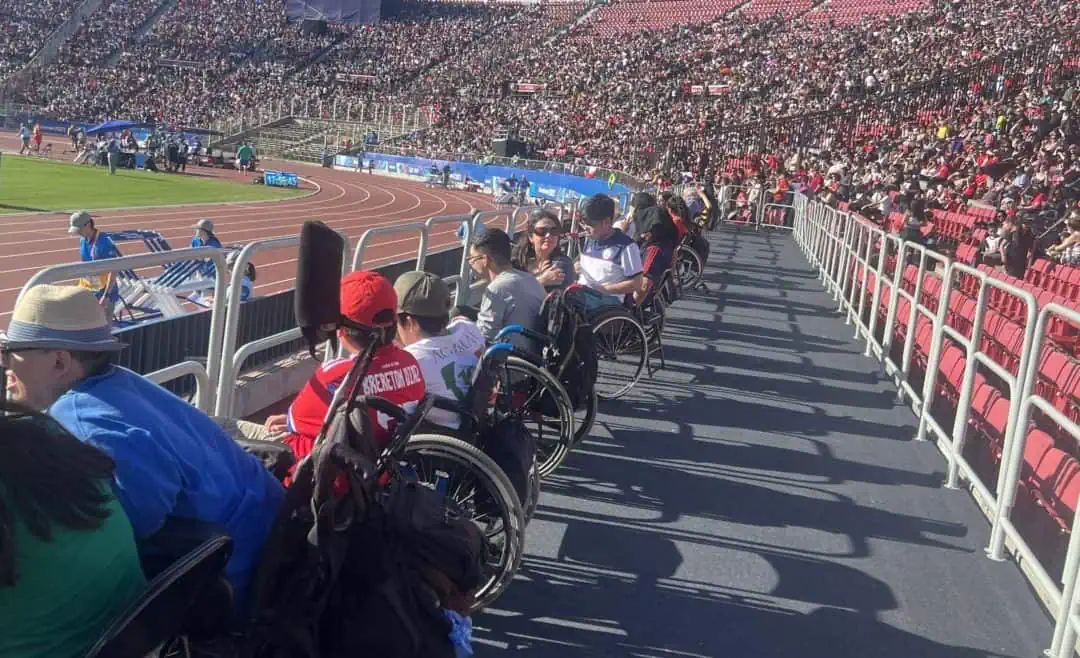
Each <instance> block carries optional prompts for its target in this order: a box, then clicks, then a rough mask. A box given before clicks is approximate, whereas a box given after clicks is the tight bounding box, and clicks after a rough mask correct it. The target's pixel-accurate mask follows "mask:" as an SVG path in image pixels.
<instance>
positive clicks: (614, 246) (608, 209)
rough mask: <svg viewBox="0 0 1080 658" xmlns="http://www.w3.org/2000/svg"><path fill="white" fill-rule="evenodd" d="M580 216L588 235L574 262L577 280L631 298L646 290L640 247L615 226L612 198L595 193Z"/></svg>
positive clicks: (636, 298)
mask: <svg viewBox="0 0 1080 658" xmlns="http://www.w3.org/2000/svg"><path fill="white" fill-rule="evenodd" d="M582 220H583V221H584V223H585V228H586V230H587V231H588V234H589V237H588V239H586V240H585V245H584V246H583V247H582V249H581V259H580V260H579V261H578V263H577V269H578V283H580V284H581V285H583V286H587V287H589V288H592V289H594V290H598V291H600V292H603V293H607V294H609V295H616V296H618V297H625V296H626V295H631V296H632V297H633V299H634V302H635V303H636V302H638V301H640V300H641V297H642V295H643V294H644V292H645V276H644V274H643V271H642V269H643V268H642V263H641V250H640V249H639V248H638V246H637V244H636V243H635V242H634V241H633V240H631V239H630V236H628V235H626V234H625V233H623V232H622V231H620V230H618V229H616V228H615V227H614V222H615V200H614V199H612V198H611V197H609V196H608V195H606V194H597V195H594V196H592V197H589V199H588V200H587V201H586V202H585V207H584V208H583V209H582Z"/></svg>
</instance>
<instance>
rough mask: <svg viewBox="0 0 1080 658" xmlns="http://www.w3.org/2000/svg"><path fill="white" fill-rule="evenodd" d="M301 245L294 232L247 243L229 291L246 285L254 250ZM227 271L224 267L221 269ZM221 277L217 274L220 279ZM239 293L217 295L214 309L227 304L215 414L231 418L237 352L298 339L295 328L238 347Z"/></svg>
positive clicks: (247, 353)
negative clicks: (282, 236) (294, 333)
mask: <svg viewBox="0 0 1080 658" xmlns="http://www.w3.org/2000/svg"><path fill="white" fill-rule="evenodd" d="M342 238H343V239H344V240H345V244H346V245H348V244H349V238H348V236H345V235H342ZM299 246H300V236H299V235H294V236H290V237H285V238H270V239H268V240H256V241H255V242H251V243H249V244H247V245H245V246H244V248H243V249H241V250H240V253H239V254H238V255H237V257H236V263H235V264H234V265H233V269H232V272H230V274H229V291H230V293H231V291H233V290H237V291H238V290H241V289H242V288H243V282H244V273H245V272H246V271H247V265H248V263H250V262H251V259H252V258H253V257H254V256H255V254H257V253H259V252H260V251H266V250H268V249H283V248H293V247H299ZM347 268H348V261H346V260H344V259H342V275H344V274H345V273H346V272H347V271H348V269H347ZM221 271H224V270H221ZM221 278H222V277H218V279H219V282H220V279H221ZM240 297H241V295H233V294H229V296H228V299H226V298H225V297H224V296H218V295H215V296H214V299H215V304H214V311H215V312H217V311H218V309H220V308H223V307H224V308H225V309H226V311H225V323H224V331H223V332H222V333H223V336H222V339H221V345H220V348H219V350H218V359H217V360H218V362H219V363H220V364H221V365H220V367H219V372H218V375H217V379H216V381H217V399H216V401H215V402H214V415H215V416H218V417H220V418H230V417H232V413H233V404H234V403H235V399H236V380H237V376H238V374H239V370H238V362H237V356H239V355H240V354H241V353H243V354H245V356H244V359H246V358H247V357H248V356H251V355H252V354H254V353H255V352H258V351H261V350H267V349H271V348H273V347H277V346H278V345H284V344H285V343H288V342H290V341H293V340H296V338H297V337H296V336H295V335H293V330H292V329H287V330H285V331H281V332H278V333H276V334H273V335H272V336H264V337H262V338H259V339H257V340H255V341H253V342H254V343H258V345H259V347H258V349H255V348H251V347H249V345H251V344H252V343H247V344H245V345H242V346H241V347H240V349H239V350H237V347H236V335H237V332H238V331H239V329H240ZM222 299H226V303H225V304H221V303H220V302H219V301H218V300H222ZM244 359H241V360H240V361H239V364H242V363H243V360H244Z"/></svg>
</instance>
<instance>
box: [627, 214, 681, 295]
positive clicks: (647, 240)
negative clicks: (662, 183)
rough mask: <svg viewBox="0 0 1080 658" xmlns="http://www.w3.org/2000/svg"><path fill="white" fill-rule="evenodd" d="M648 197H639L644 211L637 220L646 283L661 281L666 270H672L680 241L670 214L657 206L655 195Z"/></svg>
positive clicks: (652, 283)
mask: <svg viewBox="0 0 1080 658" xmlns="http://www.w3.org/2000/svg"><path fill="white" fill-rule="evenodd" d="M647 196H648V198H647V199H641V200H639V203H642V204H644V205H643V210H640V211H638V217H637V218H636V223H637V225H638V227H639V233H638V240H639V242H640V244H641V245H642V246H641V249H642V254H643V260H644V262H643V263H642V268H643V270H644V272H645V277H646V279H647V285H650V286H651V285H655V284H656V283H658V282H659V281H660V280H661V279H662V278H663V276H664V273H665V272H667V271H668V270H670V269H671V265H672V263H673V262H674V258H675V249H676V248H677V247H678V244H679V243H678V231H677V230H676V228H675V223H674V222H673V221H672V220H671V215H670V213H668V212H667V211H666V210H664V209H663V208H661V207H659V206H657V205H656V199H654V198H653V197H652V195H647Z"/></svg>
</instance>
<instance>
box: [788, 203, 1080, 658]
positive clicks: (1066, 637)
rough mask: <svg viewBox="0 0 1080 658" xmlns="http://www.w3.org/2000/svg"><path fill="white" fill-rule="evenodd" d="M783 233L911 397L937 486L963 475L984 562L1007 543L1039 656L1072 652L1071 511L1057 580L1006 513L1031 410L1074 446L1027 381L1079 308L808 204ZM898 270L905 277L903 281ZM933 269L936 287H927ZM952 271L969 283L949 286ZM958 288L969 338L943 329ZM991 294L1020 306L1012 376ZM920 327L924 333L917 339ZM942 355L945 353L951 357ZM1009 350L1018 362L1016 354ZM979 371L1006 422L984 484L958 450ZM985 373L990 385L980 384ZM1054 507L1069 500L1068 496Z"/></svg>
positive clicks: (951, 318)
mask: <svg viewBox="0 0 1080 658" xmlns="http://www.w3.org/2000/svg"><path fill="white" fill-rule="evenodd" d="M804 201H805V200H804ZM794 236H795V240H796V242H797V244H798V245H799V247H800V248H801V249H802V251H803V253H804V254H805V255H806V257H807V259H808V261H809V262H810V264H811V265H812V266H813V267H815V268H817V270H818V272H819V277H820V279H821V281H822V284H823V285H824V287H825V289H826V290H827V291H828V292H830V293H832V294H833V296H834V298H835V299H836V300H837V301H838V302H839V307H838V309H837V310H838V311H839V312H841V313H843V314H844V315H845V318H846V321H847V322H848V323H850V324H853V325H854V326H855V336H856V338H862V339H863V340H865V341H866V354H867V355H868V356H874V357H876V358H877V359H879V360H880V361H881V362H882V364H883V366H884V367H885V370H886V372H887V373H888V374H889V375H890V376H892V377H893V379H894V382H895V383H896V385H897V391H898V396H899V398H900V400H901V401H903V400H905V399H907V400H908V401H909V402H910V405H911V407H912V409H913V411H914V412H915V414H916V416H917V417H918V419H919V424H918V430H917V432H916V436H915V438H916V440H925V439H928V438H931V437H932V438H934V439H935V443H936V445H937V446H938V449H939V450H940V451H941V453H942V455H943V456H944V457H945V459H946V461H947V463H948V472H947V476H946V481H945V483H944V486H945V487H948V488H957V487H959V486H960V485H961V483H962V482H963V481H966V482H967V483H968V484H969V485H970V491H971V494H972V496H973V497H974V498H975V500H976V501H977V502H978V503H979V506H980V508H981V509H983V511H984V513H985V514H986V515H987V517H988V518H989V520H990V524H991V533H990V539H989V543H988V546H987V547H986V554H987V557H988V558H990V559H993V560H1001V559H1003V558H1004V556H1005V550H1006V548H1009V549H1010V550H1011V551H1012V552H1013V553H1015V554H1016V556H1017V558H1018V562H1019V564H1020V567H1021V569H1022V570H1023V572H1024V574H1025V575H1026V577H1027V578H1028V579H1029V581H1030V582H1031V583H1032V585H1033V586H1034V589H1035V591H1036V593H1037V594H1038V595H1039V597H1040V598H1041V600H1042V601H1043V603H1044V604H1045V605H1046V607H1047V608H1048V610H1049V612H1050V614H1051V615H1052V616H1053V618H1054V619H1055V626H1054V634H1053V637H1052V638H1051V639H1050V648H1049V649H1048V650H1047V652H1046V653H1047V655H1050V656H1053V657H1054V658H1067V657H1069V656H1072V655H1073V654H1074V651H1075V647H1076V640H1077V634H1078V633H1080V617H1078V616H1077V614H1076V609H1077V606H1080V588H1078V587H1077V579H1078V577H1080V536H1078V535H1080V515H1074V518H1073V519H1072V521H1071V536H1070V537H1069V542H1068V548H1067V552H1066V556H1065V561H1064V569H1063V572H1062V574H1061V577H1060V578H1056V577H1054V576H1053V575H1052V574H1051V573H1050V566H1049V565H1048V563H1044V562H1043V559H1041V557H1040V554H1039V553H1038V552H1037V551H1036V550H1035V549H1033V548H1032V546H1031V544H1030V543H1029V542H1028V540H1027V539H1025V537H1024V536H1023V535H1022V533H1021V531H1020V530H1019V529H1018V528H1017V526H1016V525H1015V524H1014V521H1013V519H1012V516H1011V515H1012V511H1013V507H1014V504H1015V503H1016V498H1017V493H1018V490H1019V489H1020V488H1021V479H1022V478H1021V475H1022V471H1023V468H1024V464H1025V459H1024V454H1025V446H1026V443H1027V440H1028V437H1029V434H1030V430H1031V426H1032V423H1033V422H1034V420H1035V419H1034V412H1035V411H1036V410H1037V411H1039V412H1040V413H1041V414H1042V416H1043V417H1044V418H1045V419H1046V421H1047V422H1049V423H1052V424H1056V425H1057V426H1058V427H1059V428H1061V434H1060V435H1059V436H1058V438H1060V439H1063V440H1066V441H1070V442H1080V426H1078V425H1077V424H1076V423H1075V422H1074V421H1073V420H1071V419H1070V418H1069V417H1067V416H1066V415H1065V414H1064V413H1062V412H1061V411H1060V410H1059V409H1057V408H1055V406H1054V404H1053V403H1052V402H1051V401H1049V400H1047V399H1046V398H1044V397H1042V396H1041V395H1038V394H1036V388H1035V387H1036V383H1037V381H1038V377H1039V359H1038V358H1036V357H1037V356H1038V355H1040V354H1042V352H1043V350H1044V348H1046V347H1047V343H1046V341H1047V340H1048V328H1049V327H1050V323H1051V322H1052V321H1055V320H1056V321H1057V322H1062V321H1064V322H1069V323H1072V324H1073V325H1075V326H1077V327H1080V313H1078V312H1076V311H1073V310H1071V309H1067V308H1064V307H1062V306H1059V305H1057V304H1048V305H1046V306H1044V307H1043V308H1041V309H1039V308H1038V307H1037V302H1036V299H1035V297H1034V295H1032V293H1031V292H1029V291H1026V290H1022V289H1020V288H1017V287H1014V286H1012V285H1010V284H1008V283H1006V282H1005V281H1003V280H999V279H997V278H994V276H993V275H992V274H991V273H988V272H986V271H982V270H978V269H975V268H973V267H970V266H968V265H965V264H963V263H959V262H956V261H953V260H951V259H948V258H946V257H944V256H941V255H939V254H936V253H934V252H932V251H929V250H927V249H926V248H924V247H923V246H921V245H919V244H915V243H912V242H909V241H906V240H904V239H902V238H900V237H899V236H896V235H891V234H889V233H887V232H885V231H884V230H883V229H881V228H879V227H877V226H875V225H873V224H872V223H870V222H868V221H867V220H865V219H863V218H861V217H858V216H857V215H854V214H852V213H847V212H842V211H839V210H835V209H832V208H829V207H828V206H826V205H824V204H821V203H818V202H809V203H804V204H803V206H802V210H801V211H799V212H797V213H796V219H795V227H794ZM916 259H917V260H916ZM911 261H915V262H911ZM928 265H931V266H932V267H928ZM890 267H892V270H891V271H890V270H889V268H890ZM909 268H910V270H911V271H912V272H913V274H914V280H912V277H911V276H907V273H908V271H909ZM939 272H940V279H939V280H940V285H937V284H936V281H937V280H938V278H937V277H938V273H939ZM961 278H963V279H964V280H966V281H967V282H968V285H957V284H956V282H958V281H961ZM927 283H935V286H934V287H936V289H934V290H930V289H928V287H927V286H926V285H925V284H927ZM905 286H909V287H910V288H911V289H907V288H905ZM976 287H977V293H976V292H975V289H976ZM965 290H966V291H967V292H971V293H973V294H975V300H974V310H973V312H971V317H970V335H968V333H967V332H966V331H964V330H961V329H959V328H957V327H954V326H952V323H953V322H958V321H959V319H960V318H962V319H963V322H964V324H967V323H968V316H967V315H965V314H964V312H963V311H964V309H971V304H970V297H967V295H966V294H964V293H965ZM992 292H994V293H1000V294H1003V295H1009V296H1012V297H1015V298H1017V299H1019V300H1020V302H1021V303H1022V306H1019V307H1016V310H1015V311H1014V312H1013V313H1012V317H1014V318H1015V319H1016V322H1015V324H1017V325H1019V324H1020V323H1023V340H1022V343H1020V344H1019V346H1015V347H1014V349H1015V350H1017V351H1018V354H1015V355H1011V356H1012V359H1013V360H1012V361H1007V363H1010V364H1012V365H1015V368H1016V372H1015V373H1014V372H1012V371H1011V368H1010V367H1006V366H1004V365H1002V363H999V362H998V361H997V360H995V358H994V355H993V354H992V353H991V352H989V351H988V348H989V347H990V346H991V344H992V343H991V342H990V338H991V337H989V336H987V335H986V334H987V330H986V327H985V326H984V325H985V324H986V322H985V321H986V319H987V316H988V313H989V312H990V311H991V310H994V309H993V308H992V301H991V293H992ZM886 294H887V295H888V300H887V302H886V300H885V295H886ZM961 294H964V297H961V296H960V295H961ZM901 300H904V301H906V303H907V307H908V309H907V312H906V325H905V324H904V322H902V321H901V320H902V318H901V317H900V303H901ZM954 300H955V302H959V304H957V303H955V302H954ZM965 302H967V303H965ZM879 327H880V330H879ZM898 329H900V330H902V332H903V344H902V347H901V346H900V345H894V340H895V339H897V338H899V333H900V331H898ZM927 332H929V336H930V340H929V344H928V345H927V342H926V334H927ZM917 335H921V340H920V343H919V344H920V349H921V350H922V351H924V352H925V353H924V354H922V356H923V357H925V367H923V368H921V370H922V371H923V372H921V373H920V372H915V370H916V369H915V368H914V367H913V364H912V360H913V352H914V347H915V342H916V340H917ZM947 342H948V344H949V345H948V346H947ZM954 346H955V347H954ZM946 349H948V350H954V349H959V350H961V351H962V352H963V356H962V358H963V359H964V364H963V374H962V376H961V377H960V381H959V385H957V384H956V375H955V370H954V372H953V377H952V378H948V379H947V381H946V383H947V384H948V385H949V386H950V387H955V388H956V390H957V392H958V395H957V396H956V410H955V412H956V413H955V416H954V417H953V419H952V423H951V426H949V427H944V426H943V425H942V423H941V422H940V421H939V420H938V418H935V407H936V406H939V405H935V397H936V395H937V394H938V391H939V390H944V389H943V388H942V387H939V386H938V382H939V377H940V376H941V375H940V374H941V373H942V366H943V357H944V356H945V351H946ZM897 352H899V353H900V356H899V362H897V361H896V358H895V357H896V353H897ZM953 355H954V357H955V352H953ZM1015 357H1019V358H1018V360H1017V359H1015ZM950 363H957V362H956V361H950ZM957 367H958V366H957ZM979 369H983V370H985V371H987V372H988V373H989V376H988V378H985V379H983V385H992V386H994V387H995V388H998V390H999V391H1000V393H1001V395H1002V397H1003V398H1004V399H1006V400H1007V402H1008V415H1007V421H1006V426H1005V429H1004V431H1003V436H1002V438H1001V443H1000V445H1001V448H1000V450H1001V461H1000V466H999V468H998V471H997V476H996V481H995V482H993V483H991V484H990V485H988V484H987V483H985V482H983V479H982V477H981V476H980V473H979V471H978V469H977V468H976V467H975V466H973V465H972V464H971V463H969V462H968V460H967V459H966V458H965V456H964V455H965V452H964V450H965V446H966V444H967V438H968V432H969V431H972V422H971V421H972V420H973V412H974V409H973V408H972V398H973V394H974V392H975V391H974V388H975V384H976V381H977V380H976V377H977V373H978V370H979ZM920 378H921V382H920ZM993 380H997V381H998V382H1000V385H998V384H996V383H990V382H993ZM920 384H921V385H920ZM950 401H951V400H950ZM987 413H988V412H987ZM1025 495H1027V494H1025ZM1064 502H1065V503H1066V504H1067V505H1072V504H1074V503H1076V502H1077V501H1064Z"/></svg>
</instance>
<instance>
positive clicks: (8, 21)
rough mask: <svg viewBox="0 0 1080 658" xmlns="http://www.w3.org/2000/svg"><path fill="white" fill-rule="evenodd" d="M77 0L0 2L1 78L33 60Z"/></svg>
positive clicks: (9, 0) (69, 13)
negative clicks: (1, 26) (0, 38)
mask: <svg viewBox="0 0 1080 658" xmlns="http://www.w3.org/2000/svg"><path fill="white" fill-rule="evenodd" d="M75 4H76V3H75V2H74V0H45V1H44V2H35V3H25V2H19V1H18V0H4V2H2V3H0V21H2V22H3V28H0V30H2V33H3V39H2V40H0V80H3V79H4V78H6V77H7V76H8V75H9V74H11V73H14V72H15V71H17V70H19V69H21V68H22V67H23V66H25V65H26V64H27V62H29V61H30V58H31V57H33V55H34V53H35V52H37V49H38V48H39V47H40V46H41V44H42V43H44V41H45V39H46V38H47V37H48V36H49V34H50V33H51V32H52V31H53V30H55V29H56V28H57V27H59V26H60V24H61V23H63V22H64V21H65V20H67V18H68V16H70V15H71V10H72V9H73V8H74V6H75Z"/></svg>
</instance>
